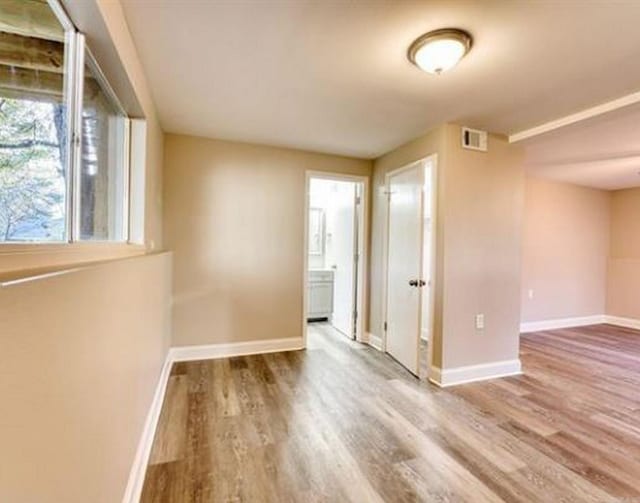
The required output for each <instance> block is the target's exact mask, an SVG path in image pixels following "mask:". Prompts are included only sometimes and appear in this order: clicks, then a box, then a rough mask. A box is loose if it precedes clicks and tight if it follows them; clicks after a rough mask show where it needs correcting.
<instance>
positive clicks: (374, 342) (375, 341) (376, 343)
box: [368, 332, 382, 351]
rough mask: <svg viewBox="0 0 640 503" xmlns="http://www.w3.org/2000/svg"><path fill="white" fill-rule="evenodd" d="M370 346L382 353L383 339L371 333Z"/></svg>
mask: <svg viewBox="0 0 640 503" xmlns="http://www.w3.org/2000/svg"><path fill="white" fill-rule="evenodd" d="M368 342H369V346H371V347H373V348H375V349H377V350H378V351H382V337H378V336H377V335H375V334H372V333H371V332H369V341H368Z"/></svg>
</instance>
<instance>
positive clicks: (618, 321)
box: [603, 314, 640, 330]
mask: <svg viewBox="0 0 640 503" xmlns="http://www.w3.org/2000/svg"><path fill="white" fill-rule="evenodd" d="M603 323H608V324H609V325H615V326H616V327H624V328H633V329H635V330H640V320H635V319H633V318H622V317H621V316H611V315H608V314H607V315H605V316H604V321H603Z"/></svg>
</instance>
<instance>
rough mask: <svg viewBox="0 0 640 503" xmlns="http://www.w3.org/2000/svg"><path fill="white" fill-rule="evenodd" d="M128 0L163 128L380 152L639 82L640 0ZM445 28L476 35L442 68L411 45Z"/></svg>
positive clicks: (524, 118) (576, 104) (561, 109)
mask: <svg viewBox="0 0 640 503" xmlns="http://www.w3.org/2000/svg"><path fill="white" fill-rule="evenodd" d="M123 5H124V9H125V14H126V16H127V21H128V23H129V26H130V29H131V33H132V35H133V38H134V41H135V43H136V45H137V47H138V50H139V52H140V55H141V59H142V63H143V65H144V67H145V70H146V73H147V76H148V77H149V80H150V84H151V88H152V91H153V94H154V98H155V101H156V105H157V107H158V110H159V114H160V118H161V122H162V126H163V128H164V129H165V130H166V131H168V132H177V133H185V134H193V135H199V136H206V137H214V138H221V139H231V140H240V141H248V142H256V143H264V144H271V145H281V146H289V147H295V148H301V149H306V150H313V151H319V152H330V153H337V154H344V155H352V156H357V157H366V158H372V157H376V156H379V155H380V154H382V153H385V152H387V151H389V150H390V149H392V148H394V147H396V146H398V145H399V144H402V143H404V142H405V141H408V140H410V139H412V138H414V137H416V136H418V135H420V134H421V133H423V132H424V131H426V130H428V129H429V128H431V127H433V126H436V125H438V124H440V123H442V122H446V121H455V122H458V123H462V124H465V125H468V126H472V127H477V128H482V129H488V130H490V131H493V132H502V133H514V132H517V131H520V130H522V129H526V128H529V127H532V126H535V125H537V124H540V123H543V122H546V121H549V120H552V119H555V118H557V117H559V116H563V115H567V114H569V113H572V112H575V111H577V110H580V109H583V108H586V107H589V106H592V105H594V104H598V103H600V102H603V101H607V100H610V99H613V98H617V97H618V96H621V95H623V94H627V93H630V92H633V91H637V90H640V64H639V63H638V62H639V61H640V29H638V20H639V19H640V1H629V2H615V3H613V2H599V1H589V0H582V1H567V2H524V1H520V2H514V1H480V0H475V1H466V2H462V1H455V0H438V1H411V2H403V1H387V2H385V1H375V2H374V1H350V2H347V1H346V0H345V1H326V2H321V1H243V2H240V1H238V2H232V1H196V0H181V1H179V2H178V1H171V0H123ZM443 27H459V28H463V29H466V30H468V31H469V32H471V33H472V35H473V37H474V41H475V44H474V47H473V49H472V50H471V52H470V53H469V55H468V56H467V57H466V58H465V59H464V60H463V61H462V62H461V64H460V65H459V66H458V67H457V68H455V69H454V70H452V71H451V72H449V73H446V74H444V75H441V76H439V77H436V76H433V75H429V74H426V73H423V72H421V71H419V70H418V69H416V68H415V67H413V66H412V65H411V64H410V63H409V62H408V61H407V59H406V51H407V48H408V46H409V44H410V43H411V42H412V41H413V40H414V39H415V38H416V37H418V36H419V35H421V34H423V33H424V32H426V31H429V30H433V29H436V28H443ZM638 150H640V149H638Z"/></svg>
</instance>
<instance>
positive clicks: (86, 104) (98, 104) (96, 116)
mask: <svg viewBox="0 0 640 503" xmlns="http://www.w3.org/2000/svg"><path fill="white" fill-rule="evenodd" d="M85 61H86V62H87V64H86V65H85V74H84V86H83V101H82V137H81V145H82V148H81V165H80V177H79V178H80V180H79V184H80V199H79V227H80V229H79V238H80V239H83V240H101V241H123V240H125V239H126V229H125V226H124V222H125V221H126V205H125V199H126V198H125V191H126V183H125V182H126V180H125V177H126V174H127V173H126V172H125V171H126V170H125V169H123V167H124V166H126V165H127V159H126V158H125V149H124V146H125V144H126V137H127V132H128V131H127V124H128V121H127V117H126V115H125V114H124V112H122V109H121V108H120V105H119V104H118V102H117V100H116V99H115V98H114V96H113V93H112V92H111V90H110V88H109V87H108V84H107V83H106V80H105V79H104V77H103V76H102V73H101V72H100V70H99V68H98V66H97V64H96V63H95V61H94V59H93V57H91V55H90V53H88V52H87V54H86V57H85Z"/></svg>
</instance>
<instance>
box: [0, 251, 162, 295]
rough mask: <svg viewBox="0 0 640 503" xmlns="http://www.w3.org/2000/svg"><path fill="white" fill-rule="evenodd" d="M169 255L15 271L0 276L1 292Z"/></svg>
mask: <svg viewBox="0 0 640 503" xmlns="http://www.w3.org/2000/svg"><path fill="white" fill-rule="evenodd" d="M168 253H170V252H166V251H160V252H151V253H140V254H135V255H129V256H122V257H115V258H111V259H105V260H97V261H93V262H84V263H81V264H75V265H65V266H59V267H47V268H41V269H32V270H25V271H14V272H11V273H6V274H0V290H2V289H3V288H7V287H11V286H14V285H19V284H22V283H29V282H32V281H39V280H43V279H47V278H51V277H54V276H62V275H65V274H71V273H75V272H78V271H83V270H86V269H90V268H94V267H100V266H103V265H105V264H110V263H114V262H120V261H124V260H135V259H139V258H142V257H149V256H152V255H162V254H168Z"/></svg>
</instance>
